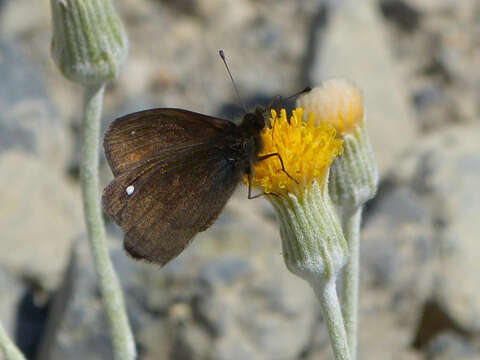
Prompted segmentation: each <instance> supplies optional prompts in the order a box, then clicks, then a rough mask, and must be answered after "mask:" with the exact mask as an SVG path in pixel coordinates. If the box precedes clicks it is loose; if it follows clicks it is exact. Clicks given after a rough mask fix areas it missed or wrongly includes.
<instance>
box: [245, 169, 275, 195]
mask: <svg viewBox="0 0 480 360" xmlns="http://www.w3.org/2000/svg"><path fill="white" fill-rule="evenodd" d="M247 175H248V199H249V200H252V199H256V198H259V197H260V196H264V195H273V196H280V195H278V194H275V193H272V192H271V193H266V192H265V191H264V192H262V193H260V194H257V195H253V196H252V181H253V176H252V171H251V170H249V171H248V173H247Z"/></svg>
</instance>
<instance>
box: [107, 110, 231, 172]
mask: <svg viewBox="0 0 480 360" xmlns="http://www.w3.org/2000/svg"><path fill="white" fill-rule="evenodd" d="M233 128H235V124H233V123H232V122H230V121H227V120H223V119H219V118H215V117H211V116H207V115H203V114H199V113H194V112H191V111H187V110H183V109H150V110H144V111H139V112H136V113H133V114H129V115H126V116H123V117H121V118H118V119H116V120H115V121H114V122H113V123H112V124H111V125H110V127H109V128H108V130H107V132H106V133H105V137H104V141H103V146H104V149H105V156H106V158H107V161H108V163H109V165H110V168H111V169H112V172H113V175H115V176H117V175H118V174H120V173H121V172H122V171H125V170H127V169H128V168H129V167H131V166H132V165H134V164H135V163H138V162H139V161H140V160H142V159H144V158H145V157H146V156H151V155H152V154H158V153H161V152H162V151H164V150H172V149H174V148H186V147H192V146H195V145H199V144H202V143H205V142H206V141H208V140H210V139H211V138H212V137H214V136H216V135H218V134H219V133H222V132H228V131H231V130H232V129H233Z"/></svg>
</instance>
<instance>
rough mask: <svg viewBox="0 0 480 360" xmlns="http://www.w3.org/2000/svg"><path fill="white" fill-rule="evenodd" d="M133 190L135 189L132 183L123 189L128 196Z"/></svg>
mask: <svg viewBox="0 0 480 360" xmlns="http://www.w3.org/2000/svg"><path fill="white" fill-rule="evenodd" d="M134 190H135V187H134V186H133V185H129V186H127V188H126V189H125V192H126V193H127V195H128V196H130V195H132V194H133V192H134Z"/></svg>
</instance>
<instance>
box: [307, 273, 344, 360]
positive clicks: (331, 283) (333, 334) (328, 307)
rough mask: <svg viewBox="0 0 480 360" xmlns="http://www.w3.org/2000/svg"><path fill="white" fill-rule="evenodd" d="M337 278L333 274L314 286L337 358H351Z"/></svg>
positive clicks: (339, 359)
mask: <svg viewBox="0 0 480 360" xmlns="http://www.w3.org/2000/svg"><path fill="white" fill-rule="evenodd" d="M335 278H336V277H335V276H333V277H331V278H330V279H328V280H327V281H326V282H324V281H322V282H321V283H317V284H315V285H314V286H313V287H314V291H315V294H316V295H317V298H318V300H319V301H320V306H321V308H322V313H323V318H324V320H325V323H326V325H327V329H328V335H329V336H330V344H331V346H332V350H333V355H334V357H335V360H350V353H349V351H348V342H347V335H346V333H345V325H344V323H343V316H342V310H341V307H340V302H339V301H338V295H337V289H336V287H335Z"/></svg>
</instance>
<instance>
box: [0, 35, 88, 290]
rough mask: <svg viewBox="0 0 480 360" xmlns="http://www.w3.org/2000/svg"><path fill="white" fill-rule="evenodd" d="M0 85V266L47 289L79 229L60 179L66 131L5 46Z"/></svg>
mask: <svg viewBox="0 0 480 360" xmlns="http://www.w3.org/2000/svg"><path fill="white" fill-rule="evenodd" d="M0 78H1V79H2V81H1V83H0V108H2V113H1V115H0V167H1V169H2V171H1V172H0V189H1V190H0V197H1V199H2V207H1V208H0V227H1V228H2V237H1V239H0V245H1V248H2V251H1V252H0V263H1V264H3V265H4V266H5V267H6V268H8V269H9V270H11V271H13V272H15V273H17V274H18V275H19V276H20V275H25V276H27V277H31V278H36V279H37V280H38V281H39V282H40V283H42V286H44V287H46V288H48V289H53V288H54V287H55V286H56V285H57V284H58V282H59V280H60V279H61V276H62V275H61V273H62V271H63V269H64V267H65V265H66V263H67V260H68V254H69V249H70V243H71V240H72V239H73V237H74V236H76V235H77V234H78V233H79V232H80V231H82V228H83V220H82V217H81V202H80V199H79V196H78V195H79V194H78V191H77V190H75V189H73V187H72V186H71V184H69V183H68V181H67V179H66V178H65V173H64V170H65V164H66V161H67V157H68V156H67V154H68V152H69V150H70V149H69V146H67V143H68V138H67V130H66V127H65V125H64V124H63V123H62V122H61V120H60V119H59V118H58V117H57V116H56V114H55V111H54V110H53V106H52V103H51V101H50V99H49V98H48V96H47V93H46V89H45V86H44V84H43V80H42V77H41V75H40V73H39V71H38V69H37V67H36V65H34V64H32V63H31V62H30V61H29V60H27V58H25V57H24V55H23V54H22V53H21V52H20V51H19V50H18V49H17V48H16V47H15V46H13V45H12V43H10V42H8V41H5V40H0ZM13 84H14V85H13ZM52 259H54V261H52Z"/></svg>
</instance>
